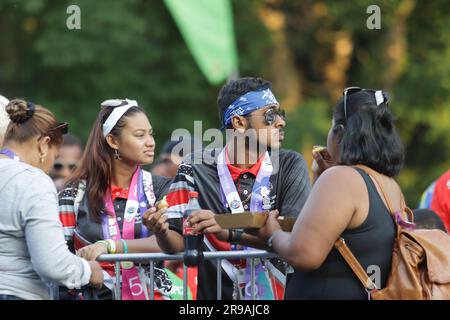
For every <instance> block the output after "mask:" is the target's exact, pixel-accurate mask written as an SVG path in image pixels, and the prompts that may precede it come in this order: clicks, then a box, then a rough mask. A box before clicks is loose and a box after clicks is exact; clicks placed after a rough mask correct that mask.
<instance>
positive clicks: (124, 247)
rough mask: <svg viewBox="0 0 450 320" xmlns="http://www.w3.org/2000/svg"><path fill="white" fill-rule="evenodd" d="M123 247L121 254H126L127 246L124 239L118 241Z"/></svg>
mask: <svg viewBox="0 0 450 320" xmlns="http://www.w3.org/2000/svg"><path fill="white" fill-rule="evenodd" d="M120 241H121V242H122V245H123V253H128V245H127V242H126V241H125V240H124V239H120Z"/></svg>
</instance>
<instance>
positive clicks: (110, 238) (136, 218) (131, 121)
mask: <svg viewBox="0 0 450 320" xmlns="http://www.w3.org/2000/svg"><path fill="white" fill-rule="evenodd" d="M154 152H155V140H154V137H153V129H152V126H151V124H150V122H149V120H148V118H147V116H146V115H145V113H144V110H143V109H142V108H141V107H140V106H138V104H137V102H136V101H134V100H128V99H124V100H107V101H104V102H103V103H102V105H101V110H100V113H99V115H98V117H97V120H96V121H95V123H94V126H93V128H92V130H91V133H90V136H89V139H88V142H87V145H86V148H85V150H84V153H83V157H82V159H81V163H80V166H79V168H78V169H77V170H76V171H75V173H74V176H73V177H72V178H71V179H70V181H69V182H68V187H67V188H66V189H65V190H63V191H62V192H61V194H60V219H61V221H62V223H63V225H64V227H65V228H64V229H65V236H66V239H67V241H68V243H69V247H70V248H72V249H74V250H77V254H78V255H80V256H82V257H85V258H86V259H88V260H95V259H96V258H97V257H98V256H99V255H101V254H105V253H110V254H111V253H140V252H145V253H149V252H161V251H162V250H161V247H163V248H164V249H165V251H169V252H178V251H182V250H183V240H182V237H181V236H180V235H179V234H178V233H177V232H174V231H172V230H170V228H169V224H168V222H167V221H166V219H167V217H166V216H165V215H164V213H165V208H161V209H159V210H157V209H156V206H158V203H157V201H159V200H161V199H162V198H163V196H164V195H165V194H166V192H167V190H168V188H169V185H170V182H171V181H170V180H169V179H167V178H164V177H158V176H152V175H151V173H149V172H147V171H145V170H143V169H142V168H141V165H145V164H150V163H152V162H153V158H154ZM172 238H174V239H175V240H173V241H171V240H170V239H172ZM177 240H178V241H177ZM168 243H170V245H167V244H168ZM177 245H178V246H177ZM102 266H103V267H104V269H105V271H107V273H108V277H105V283H104V288H103V289H102V290H99V291H97V292H95V293H94V298H99V299H111V298H112V292H111V289H112V284H113V283H114V281H115V277H114V269H113V265H112V264H108V263H106V264H102ZM146 274H148V273H147V270H146V267H145V266H135V265H134V264H133V263H131V262H122V263H121V276H122V277H121V278H122V291H121V298H122V299H123V300H142V299H149V287H147V283H148V280H149V279H147V276H146ZM154 280H155V299H168V298H169V294H170V289H171V282H170V280H169V279H168V278H167V276H166V274H165V272H164V271H163V270H161V269H159V268H157V269H156V270H155V279H154ZM114 298H115V299H119V298H120V297H119V296H114Z"/></svg>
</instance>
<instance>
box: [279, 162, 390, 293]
mask: <svg viewBox="0 0 450 320" xmlns="http://www.w3.org/2000/svg"><path fill="white" fill-rule="evenodd" d="M355 169H356V170H357V171H358V172H359V174H361V176H362V177H363V179H364V182H365V184H366V186H367V190H368V193H369V213H368V215H367V218H366V220H365V221H364V222H363V223H362V224H361V225H360V226H358V227H357V228H355V229H351V230H350V229H347V230H345V231H344V232H343V233H342V235H341V236H342V238H344V239H345V242H346V243H347V245H348V247H349V248H350V250H351V251H352V252H353V254H354V255H355V257H356V258H357V259H358V261H359V262H360V264H361V265H362V266H363V268H364V269H365V270H366V272H367V273H368V275H369V276H373V277H372V279H373V280H374V281H375V283H376V284H377V285H380V286H381V288H383V287H385V286H386V281H387V277H388V275H389V273H390V269H391V256H392V249H393V246H394V241H395V235H396V229H395V224H394V221H393V219H392V217H391V215H390V213H389V211H388V209H387V208H386V206H385V205H384V203H383V200H382V199H381V197H380V195H379V194H378V192H377V189H376V187H375V184H374V182H373V181H372V179H371V178H370V176H369V175H368V174H367V173H365V172H364V171H362V170H361V169H359V168H355ZM330 214H332V208H330ZM374 275H379V276H378V277H374ZM377 279H379V280H378V282H377ZM285 299H286V300H290V299H336V300H338V299H345V300H360V299H366V300H367V299H368V293H367V292H366V291H365V289H364V287H363V286H362V284H361V283H360V282H359V280H358V278H357V277H356V275H355V274H354V273H353V271H352V270H351V269H350V267H349V266H348V264H347V263H346V262H345V260H344V258H343V257H342V256H341V255H340V253H339V252H338V251H337V250H336V249H335V248H333V249H332V250H331V252H330V253H329V254H328V257H327V258H326V260H325V261H324V262H323V264H322V265H321V266H320V267H319V268H318V269H316V270H314V271H311V272H301V271H297V270H296V271H295V272H294V274H293V275H292V276H291V277H290V279H289V280H288V283H287V288H286V294H285Z"/></svg>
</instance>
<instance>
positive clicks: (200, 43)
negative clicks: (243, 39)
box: [165, 0, 238, 84]
mask: <svg viewBox="0 0 450 320" xmlns="http://www.w3.org/2000/svg"><path fill="white" fill-rule="evenodd" d="M165 3H166V6H167V7H168V8H169V11H170V12H171V14H172V16H173V18H174V20H175V22H176V24H177V25H178V28H179V29H180V31H181V34H182V36H183V38H184V40H185V41H186V43H187V45H188V47H189V49H190V51H191V53H192V55H193V56H194V59H195V61H196V62H197V64H198V66H199V67H200V69H201V71H202V72H203V74H204V75H205V77H206V78H207V79H208V81H209V82H210V83H212V84H219V83H220V82H222V81H224V80H225V79H227V78H228V77H229V76H230V75H231V74H233V73H236V72H237V71H238V59H237V52H236V42H235V37H234V29H233V14H232V8H231V3H230V0H165Z"/></svg>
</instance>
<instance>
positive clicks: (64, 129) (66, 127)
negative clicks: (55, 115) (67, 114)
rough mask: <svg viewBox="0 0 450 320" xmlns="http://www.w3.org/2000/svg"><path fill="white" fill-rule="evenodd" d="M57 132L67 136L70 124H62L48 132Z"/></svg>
mask: <svg viewBox="0 0 450 320" xmlns="http://www.w3.org/2000/svg"><path fill="white" fill-rule="evenodd" d="M57 130H59V131H61V133H62V134H67V133H68V132H69V124H68V123H67V122H60V123H59V124H58V125H57V126H56V127H54V128H51V129H50V130H48V131H47V133H48V132H51V131H57Z"/></svg>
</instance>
